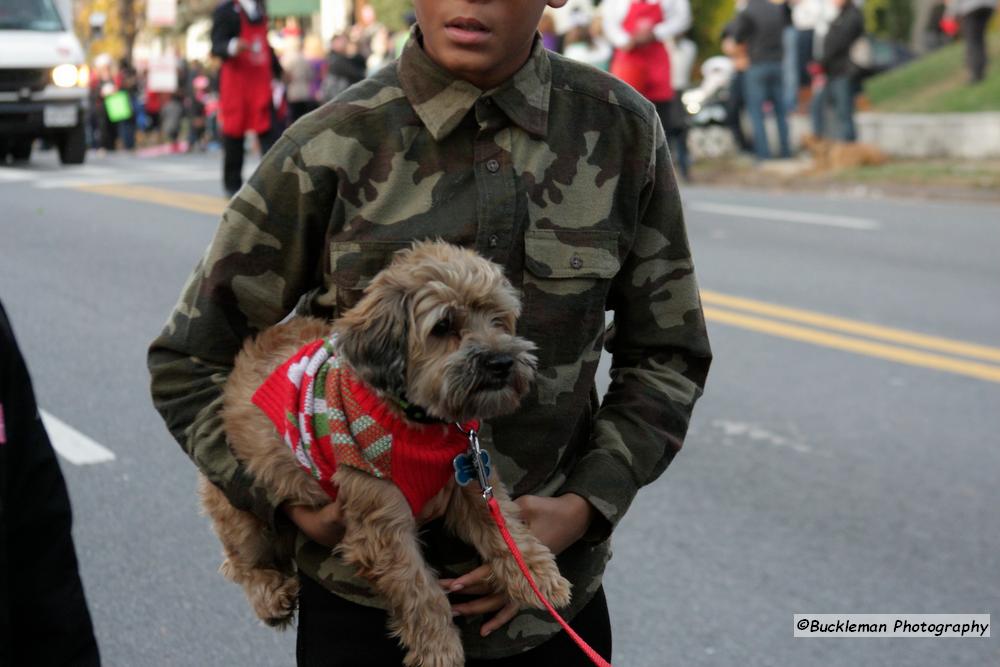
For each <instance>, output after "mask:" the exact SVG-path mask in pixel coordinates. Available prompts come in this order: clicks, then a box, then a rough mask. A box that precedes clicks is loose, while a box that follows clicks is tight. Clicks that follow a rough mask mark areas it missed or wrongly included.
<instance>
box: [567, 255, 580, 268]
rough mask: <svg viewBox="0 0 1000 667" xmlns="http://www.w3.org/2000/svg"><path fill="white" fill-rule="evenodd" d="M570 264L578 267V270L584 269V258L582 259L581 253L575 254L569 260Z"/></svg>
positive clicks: (572, 266)
mask: <svg viewBox="0 0 1000 667" xmlns="http://www.w3.org/2000/svg"><path fill="white" fill-rule="evenodd" d="M569 265H570V267H571V268H574V269H577V270H579V269H582V268H583V260H582V259H580V256H579V255H573V258H572V259H570V260H569Z"/></svg>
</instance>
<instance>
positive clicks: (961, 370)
mask: <svg viewBox="0 0 1000 667" xmlns="http://www.w3.org/2000/svg"><path fill="white" fill-rule="evenodd" d="M705 317H707V318H708V319H709V320H710V321H713V322H719V323H721V324H729V325H731V326H736V327H740V328H742V329H750V330H751V331H758V332H760V333H766V334H770V335H772V336H778V337H780V338H787V339H790V340H796V341H801V342H804V343H811V344H813V345H820V346H823V347H829V348H833V349H836V350H844V351H846V352H853V353H855V354H862V355H866V356H869V357H878V358H880V359H887V360H889V361H895V362H898V363H901V364H908V365H910V366H921V367H923V368H931V369H934V370H938V371H946V372H948V373H957V374H958V375H965V376H968V377H973V378H978V379H980V380H986V381H988V382H997V383H1000V366H992V365H990V364H981V363H978V362H975V361H966V360H964V359H954V358H952V357H946V356H943V355H940V354H932V353H930V352H920V351H918V350H911V349H908V348H903V347H896V346H894V345H886V344H884V343H876V342H872V341H868V340H862V339H860V338H851V337H849V336H841V335H840V334H835V333H829V332H826V331H819V330H816V329H810V328H808V327H801V326H798V325H795V324H787V323H785V322H777V321H775V320H769V319H764V318H762V317H754V316H753V315H744V314H742V313H736V312H733V311H729V310H724V309H721V308H716V307H714V306H706V307H705Z"/></svg>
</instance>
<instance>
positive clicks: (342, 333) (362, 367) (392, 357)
mask: <svg viewBox="0 0 1000 667" xmlns="http://www.w3.org/2000/svg"><path fill="white" fill-rule="evenodd" d="M378 282H380V284H375V285H372V286H371V288H370V289H369V290H367V291H366V292H365V295H364V297H362V299H361V300H360V301H359V302H358V303H357V305H355V306H354V307H353V308H351V309H350V310H349V311H347V312H346V313H344V315H343V316H342V317H340V319H338V320H337V321H336V322H335V323H334V331H335V332H336V333H337V351H338V353H339V354H340V355H342V356H343V358H344V360H345V361H347V362H348V363H349V364H350V366H351V368H353V369H354V371H355V372H356V373H357V374H358V377H359V378H360V379H361V380H363V381H364V382H366V383H367V384H368V385H370V386H371V387H373V388H375V389H378V390H381V391H384V392H387V393H390V394H393V395H396V396H400V395H402V394H403V392H404V390H405V389H406V358H407V336H408V332H409V326H408V325H407V320H408V318H407V313H406V297H405V294H404V291H403V290H402V289H394V288H393V286H391V285H386V284H385V283H384V282H381V281H378Z"/></svg>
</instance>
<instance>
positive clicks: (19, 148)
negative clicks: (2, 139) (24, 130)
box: [9, 139, 34, 162]
mask: <svg viewBox="0 0 1000 667" xmlns="http://www.w3.org/2000/svg"><path fill="white" fill-rule="evenodd" d="M33 143H34V140H32V139H17V140H15V141H12V142H10V148H9V150H10V156H11V157H12V158H13V159H14V162H27V161H28V160H30V159H31V145H32V144H33Z"/></svg>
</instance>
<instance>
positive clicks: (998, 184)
mask: <svg viewBox="0 0 1000 667" xmlns="http://www.w3.org/2000/svg"><path fill="white" fill-rule="evenodd" d="M692 180H693V182H694V183H695V184H697V185H719V186H729V187H750V188H767V189H781V190H809V191H817V190H820V191H822V190H827V191H838V192H842V191H845V190H850V191H856V192H860V193H864V194H884V195H889V196H900V197H908V198H909V197H912V198H917V199H966V200H975V201H989V202H1000V160H956V159H935V160H895V161H892V162H889V163H887V164H884V165H879V166H868V167H858V168H855V169H845V170H842V171H836V172H822V173H815V172H814V171H813V170H812V163H811V162H810V160H809V159H808V158H801V159H796V160H777V161H772V162H765V163H762V164H760V165H755V164H754V162H753V161H752V160H750V159H748V158H745V157H727V158H718V159H712V160H701V161H698V162H697V163H695V165H694V166H693V168H692Z"/></svg>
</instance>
